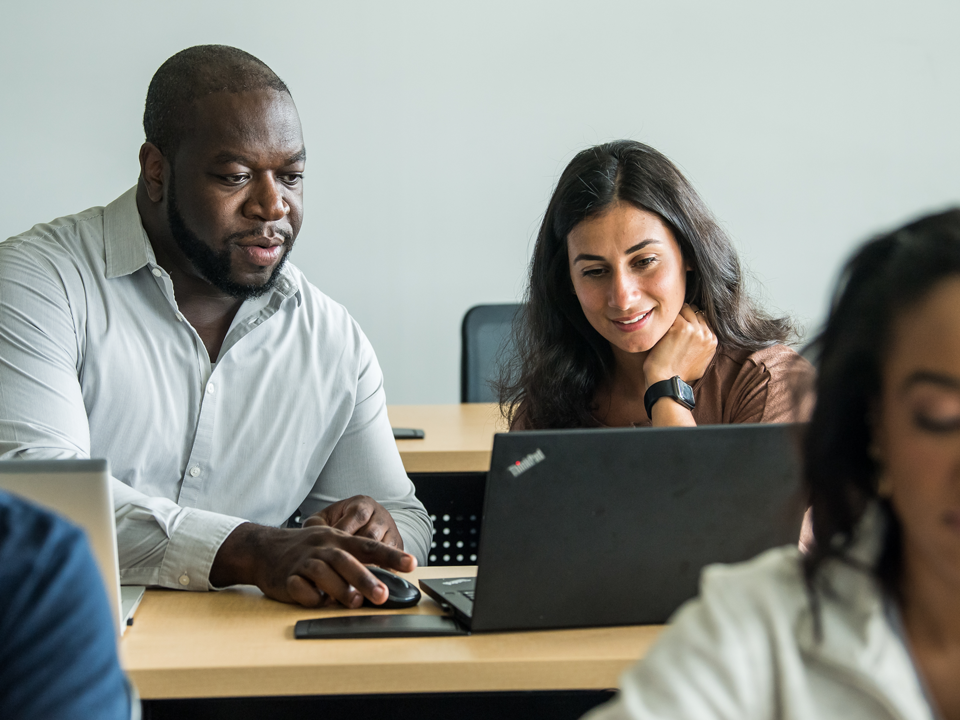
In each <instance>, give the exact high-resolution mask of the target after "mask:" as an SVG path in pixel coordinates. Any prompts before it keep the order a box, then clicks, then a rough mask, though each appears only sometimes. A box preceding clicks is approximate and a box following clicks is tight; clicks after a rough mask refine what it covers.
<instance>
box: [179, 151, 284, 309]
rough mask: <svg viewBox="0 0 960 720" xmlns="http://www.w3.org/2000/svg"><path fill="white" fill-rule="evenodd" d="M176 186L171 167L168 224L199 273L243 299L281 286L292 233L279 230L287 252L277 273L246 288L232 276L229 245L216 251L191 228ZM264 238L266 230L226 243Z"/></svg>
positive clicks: (236, 234) (236, 236)
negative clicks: (181, 206)
mask: <svg viewBox="0 0 960 720" xmlns="http://www.w3.org/2000/svg"><path fill="white" fill-rule="evenodd" d="M176 185H177V183H176V178H175V177H174V173H173V168H171V169H170V195H169V197H168V198H167V223H168V225H169V226H170V234H171V235H173V239H174V240H175V241H176V243H177V246H179V248H180V250H181V251H182V252H183V254H184V255H186V256H187V259H188V260H189V261H190V262H191V263H192V264H193V267H194V268H196V270H197V272H199V273H200V275H201V276H202V277H203V278H204V279H205V280H206V281H207V282H209V283H210V284H211V285H213V286H214V287H215V288H217V289H218V290H221V291H222V292H225V293H226V294H227V295H229V296H230V297H234V298H237V299H239V300H247V299H249V298H256V297H260V296H261V295H263V294H264V293H266V292H268V291H269V290H271V289H272V288H273V286H274V285H276V284H277V280H278V279H279V278H280V269H281V268H282V267H283V264H284V263H285V262H286V261H287V257H288V256H289V255H290V252H291V251H292V250H293V237H292V236H291V235H290V233H288V232H284V231H278V234H279V235H281V236H282V237H283V248H284V253H283V256H282V257H281V258H280V262H278V263H277V266H276V267H275V268H274V269H273V272H272V273H270V277H269V278H267V281H266V282H265V283H263V284H260V285H244V284H243V283H238V282H235V281H234V280H233V279H232V277H231V274H232V272H231V271H232V267H231V262H230V246H229V244H228V245H227V246H226V247H224V248H223V250H221V251H220V252H214V250H213V249H212V248H211V247H210V246H209V245H207V244H206V243H205V242H203V240H201V239H200V238H199V237H198V236H197V234H196V233H195V232H193V230H191V229H190V228H188V227H187V224H186V222H185V221H184V219H183V215H181V214H180V206H179V204H178V203H177V192H176V189H175V188H176ZM261 235H263V229H262V228H261V229H258V230H254V231H250V232H243V233H234V234H233V235H230V236H229V237H227V238H226V240H227V241H230V240H239V239H240V238H243V237H259V236H261Z"/></svg>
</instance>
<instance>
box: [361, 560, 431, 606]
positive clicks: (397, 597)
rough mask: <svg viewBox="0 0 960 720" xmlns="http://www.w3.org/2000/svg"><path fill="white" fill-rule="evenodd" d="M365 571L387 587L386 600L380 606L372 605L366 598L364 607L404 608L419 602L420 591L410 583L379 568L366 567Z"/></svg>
mask: <svg viewBox="0 0 960 720" xmlns="http://www.w3.org/2000/svg"><path fill="white" fill-rule="evenodd" d="M367 570H369V571H370V572H372V573H373V576H374V577H375V578H376V579H377V580H379V581H380V582H382V583H383V584H384V585H386V586H387V593H388V595H387V600H386V602H384V603H383V604H382V605H374V604H373V603H372V602H370V600H368V599H367V598H364V599H363V605H364V607H372V608H406V607H411V606H413V605H416V604H417V603H418V602H420V597H421V595H420V589H419V588H418V587H417V586H416V585H414V584H413V583H411V582H407V581H406V580H404V579H403V578H402V577H400V576H398V575H394V574H393V573H392V572H390V571H389V570H384V569H383V568H380V567H375V566H373V565H368V566H367Z"/></svg>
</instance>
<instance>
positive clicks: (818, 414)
mask: <svg viewBox="0 0 960 720" xmlns="http://www.w3.org/2000/svg"><path fill="white" fill-rule="evenodd" d="M958 308H960V210H958V209H954V210H949V211H947V212H943V213H941V214H937V215H931V216H928V217H925V218H922V219H920V220H917V221H915V222H913V223H910V224H909V225H906V226H905V227H903V228H900V229H899V230H896V231H894V232H892V233H890V234H888V235H884V236H882V237H878V238H876V239H874V240H871V241H870V242H868V243H867V244H866V245H864V246H863V247H862V248H861V249H860V250H859V251H858V252H857V253H856V254H855V255H854V256H853V258H852V259H851V260H850V261H849V262H848V263H847V265H846V268H845V270H844V272H843V275H842V277H841V280H840V283H839V286H838V289H837V291H836V292H835V294H834V300H833V303H832V306H831V309H830V314H829V317H828V319H827V322H826V324H825V327H824V329H823V331H822V332H821V333H820V335H819V336H818V338H817V339H816V341H815V343H814V348H815V349H816V352H817V355H818V356H819V359H818V363H817V364H818V371H819V372H818V378H817V383H816V397H817V400H816V407H815V408H814V411H813V416H812V419H811V421H810V424H809V427H808V429H807V431H806V434H805V437H804V440H803V455H804V477H805V481H806V485H807V488H808V492H809V497H810V502H811V504H812V507H813V532H814V538H815V545H814V547H813V548H812V549H811V551H810V552H809V553H808V554H806V555H803V554H801V553H800V552H799V551H798V550H797V549H796V548H793V547H790V548H777V549H774V550H770V551H768V552H766V553H764V554H762V555H760V556H759V557H757V558H755V559H754V560H752V561H750V562H747V563H742V564H740V565H733V566H727V567H724V566H716V567H711V568H708V569H707V570H705V571H704V574H703V578H702V580H701V588H700V597H699V598H698V599H696V600H693V601H690V602H689V603H688V604H687V605H685V606H684V607H683V608H681V609H680V610H679V611H678V613H677V614H676V616H675V618H674V619H673V622H672V626H671V627H670V628H668V629H667V630H666V631H665V632H664V633H663V635H662V636H661V638H660V640H659V641H658V643H657V645H656V646H655V647H654V648H653V650H652V651H651V652H650V653H649V654H648V655H647V657H646V658H645V659H644V660H643V661H641V662H640V663H639V664H638V665H637V666H636V667H634V668H633V669H631V670H629V671H628V672H627V673H625V674H624V676H623V678H622V685H621V688H622V690H621V693H620V695H619V696H618V698H616V699H615V700H614V701H612V702H611V703H610V704H608V705H607V706H604V707H603V708H601V709H600V710H598V711H597V712H596V713H595V714H593V715H590V720H616V719H620V718H698V720H699V719H700V718H721V717H722V718H738V719H739V718H744V719H749V718H843V720H852V719H854V718H878V717H884V718H903V719H908V718H916V719H917V720H920V719H921V718H922V719H923V720H933V719H934V718H943V719H944V720H947V719H948V718H953V719H956V718H960V685H958V683H957V678H960V612H958V608H960V470H958V469H960V312H958Z"/></svg>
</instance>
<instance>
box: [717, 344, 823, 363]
mask: <svg viewBox="0 0 960 720" xmlns="http://www.w3.org/2000/svg"><path fill="white" fill-rule="evenodd" d="M717 358H718V360H720V361H721V362H725V363H728V364H734V365H741V366H743V365H754V366H762V367H767V368H773V367H779V366H787V367H794V366H796V367H812V366H811V365H810V363H809V362H808V361H807V360H806V359H805V358H804V357H803V356H802V355H800V353H798V352H797V351H796V350H794V349H793V348H791V347H789V346H787V345H766V346H764V347H762V348H758V349H751V348H730V347H727V346H724V345H721V346H720V347H719V348H718V349H717Z"/></svg>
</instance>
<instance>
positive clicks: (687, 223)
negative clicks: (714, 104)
mask: <svg viewBox="0 0 960 720" xmlns="http://www.w3.org/2000/svg"><path fill="white" fill-rule="evenodd" d="M617 202H627V203H630V204H631V205H633V206H634V207H636V208H637V209H639V210H644V211H647V212H652V213H655V214H656V215H658V216H659V217H660V218H661V219H662V220H663V222H664V223H666V224H667V226H668V227H669V228H670V230H671V231H672V232H673V234H674V237H676V239H677V242H678V243H679V245H680V252H681V254H682V256H683V259H684V261H686V262H687V263H689V265H690V267H691V270H690V271H689V272H688V273H687V291H686V298H685V299H686V301H687V302H690V303H693V304H695V305H697V306H698V307H699V308H700V309H701V310H703V312H704V314H705V316H706V319H707V322H708V323H709V324H710V327H711V328H712V329H713V331H714V332H715V333H716V335H717V339H718V342H719V344H720V345H722V346H724V347H727V348H731V349H741V348H744V349H750V350H756V349H759V348H761V347H765V346H767V345H772V344H774V343H778V342H785V341H787V340H788V339H790V338H791V337H793V336H794V328H793V326H792V324H791V323H790V321H789V320H788V319H787V318H772V317H770V316H768V315H766V314H764V313H763V312H762V311H760V310H759V309H757V308H756V307H755V306H754V304H753V303H752V302H751V300H750V298H749V297H748V296H747V295H746V294H745V293H744V291H743V288H742V286H741V282H742V272H741V269H740V262H739V260H738V259H737V253H736V251H735V250H734V248H733V245H732V243H731V242H730V239H729V238H728V237H727V235H726V233H724V231H723V230H722V229H721V228H720V226H719V224H718V223H717V221H716V220H715V219H714V217H713V215H712V214H711V213H710V211H709V210H708V209H707V207H706V205H704V203H703V201H702V200H701V199H700V196H699V195H697V193H696V191H695V190H694V189H693V186H691V185H690V183H689V182H687V179H686V178H685V177H684V176H683V175H682V174H681V173H680V171H679V170H678V169H677V168H676V167H675V166H674V165H673V163H671V162H670V160H668V159H667V158H666V157H665V156H664V155H662V154H661V153H659V152H657V151H656V150H654V149H653V148H651V147H649V146H647V145H644V144H642V143H639V142H634V141H632V140H618V141H616V142H611V143H606V144H604V145H597V146H596V147H592V148H590V149H588V150H584V151H583V152H581V153H580V154H578V155H577V156H576V157H575V158H574V159H573V160H572V161H571V162H570V164H569V165H567V168H566V169H565V170H564V171H563V174H562V175H561V176H560V180H559V182H558V183H557V188H556V190H555V191H554V193H553V197H552V198H551V199H550V204H549V205H548V206H547V212H546V214H545V215H544V218H543V223H542V225H541V226H540V233H539V235H538V236H537V242H536V246H535V247H534V250H533V258H532V260H531V262H530V283H529V286H528V288H527V297H526V303H525V306H524V310H523V312H521V313H520V315H519V317H518V321H517V323H516V324H515V329H514V335H515V344H516V348H517V355H516V357H515V358H513V359H512V360H513V361H512V362H508V363H506V364H505V367H504V372H503V374H502V376H501V381H500V384H499V387H500V406H501V409H502V411H503V412H504V414H505V415H506V416H507V417H508V418H510V419H514V418H516V415H517V413H518V411H519V412H520V413H521V414H522V424H523V427H525V428H564V427H585V426H589V425H593V424H595V421H594V420H593V418H592V415H591V405H592V403H593V400H594V395H595V394H596V391H597V388H598V386H599V384H600V383H601V381H602V380H604V379H605V378H607V377H609V375H610V374H611V373H612V371H613V352H612V351H611V349H610V344H609V342H608V341H607V340H605V339H604V338H603V337H602V336H601V335H600V333H598V332H597V331H596V330H594V329H593V327H592V326H591V325H590V323H589V322H588V321H587V319H586V317H585V316H584V314H583V310H582V309H581V307H580V303H579V301H578V300H577V297H576V295H574V294H573V292H572V284H571V280H570V270H569V265H568V256H567V236H568V234H569V233H570V231H571V230H572V229H573V228H574V227H575V226H576V225H577V224H578V223H580V222H582V221H584V220H586V219H587V218H591V217H595V216H597V215H599V214H600V213H602V212H603V211H604V210H606V209H607V208H609V207H610V206H611V205H614V204H615V203H617Z"/></svg>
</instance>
